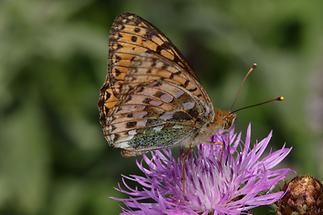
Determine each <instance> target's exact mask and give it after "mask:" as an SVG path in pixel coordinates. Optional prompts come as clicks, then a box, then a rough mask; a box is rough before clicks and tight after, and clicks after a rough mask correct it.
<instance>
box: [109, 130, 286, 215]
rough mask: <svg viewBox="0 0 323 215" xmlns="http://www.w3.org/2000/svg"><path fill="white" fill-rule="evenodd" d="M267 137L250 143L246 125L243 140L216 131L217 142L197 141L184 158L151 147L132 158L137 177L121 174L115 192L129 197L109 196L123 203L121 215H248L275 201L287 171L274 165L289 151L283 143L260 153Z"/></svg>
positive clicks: (249, 131) (266, 141) (278, 197)
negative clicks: (259, 207)
mask: <svg viewBox="0 0 323 215" xmlns="http://www.w3.org/2000/svg"><path fill="white" fill-rule="evenodd" d="M271 136H272V134H271V132H270V133H269V135H268V136H267V137H265V138H264V139H263V140H261V141H260V142H256V143H255V144H254V145H253V146H251V140H250V139H251V126H249V127H248V129H247V134H246V138H245V140H244V141H242V140H241V133H240V134H236V133H235V132H234V129H231V130H230V131H229V132H224V131H222V130H220V131H217V133H216V134H215V135H214V136H212V137H211V139H212V142H222V143H223V145H222V146H221V145H212V144H201V145H199V146H198V147H197V150H196V151H194V152H191V153H190V154H189V156H188V158H187V159H185V160H184V159H181V156H183V153H185V152H183V151H181V152H180V154H181V156H180V157H179V158H176V157H174V156H173V154H172V151H171V150H170V149H165V150H156V151H153V152H151V157H149V156H147V155H144V156H143V159H142V160H141V161H138V162H137V165H138V167H139V169H140V170H141V171H142V173H143V175H142V176H139V175H130V176H123V178H122V185H120V184H119V187H118V188H117V190H119V191H120V192H122V193H124V194H127V195H128V196H129V198H127V199H117V198H114V199H115V200H118V201H121V202H123V203H124V205H125V206H126V207H125V208H123V211H122V214H125V215H126V214H129V215H130V214H138V215H140V214H152V215H155V214H156V215H157V214H174V215H175V214H178V215H179V214H182V215H184V214H185V215H189V214H192V215H193V214H195V215H208V214H214V215H224V214H230V215H235V214H248V211H249V210H250V209H252V208H254V207H257V206H261V205H268V204H272V203H274V202H276V201H277V200H278V199H280V198H281V197H282V195H283V192H282V191H280V192H271V191H272V189H273V188H274V187H275V185H276V184H277V183H279V182H280V181H281V180H283V179H284V178H285V177H286V175H287V174H288V173H289V172H290V171H291V170H290V169H288V168H281V169H276V170H274V169H273V168H274V167H275V166H276V165H277V164H279V163H280V162H281V161H282V160H283V159H284V158H285V157H286V156H287V154H288V153H289V152H290V150H291V149H289V148H285V146H283V147H282V148H281V149H279V150H277V151H270V152H269V153H268V154H267V155H264V151H265V149H266V147H267V145H268V143H269V141H270V139H271ZM182 162H184V163H183V165H182ZM182 166H183V167H184V171H182ZM129 182H131V183H137V184H138V185H139V187H137V186H136V187H131V186H129V185H128V184H129Z"/></svg>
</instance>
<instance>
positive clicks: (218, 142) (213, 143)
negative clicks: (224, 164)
mask: <svg viewBox="0 0 323 215" xmlns="http://www.w3.org/2000/svg"><path fill="white" fill-rule="evenodd" d="M207 143H208V144H212V145H221V146H222V150H221V155H220V160H222V157H223V152H224V147H225V145H224V142H221V141H215V142H213V141H212V140H211V141H209V142H207Z"/></svg>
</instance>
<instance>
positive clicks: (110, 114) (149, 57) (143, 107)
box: [99, 13, 214, 156]
mask: <svg viewBox="0 0 323 215" xmlns="http://www.w3.org/2000/svg"><path fill="white" fill-rule="evenodd" d="M108 62H109V66H108V75H107V80H106V82H105V84H104V86H103V87H102V88H101V97H100V101H99V108H100V122H101V125H102V127H103V132H104V135H105V138H106V139H107V141H108V143H109V144H110V145H112V146H114V147H117V148H122V149H124V150H125V151H124V153H125V155H128V156H130V155H135V154H140V153H142V152H145V151H148V150H153V149H156V148H163V147H167V146H171V145H174V144H177V143H180V142H183V141H184V140H187V139H189V138H192V137H194V136H195V135H197V133H198V132H199V129H200V128H201V126H203V125H204V124H205V123H207V122H209V121H210V120H212V119H213V117H214V111H213V106H212V103H211V102H210V99H209V97H208V95H207V94H206V92H205V90H204V89H203V88H202V87H201V85H200V84H199V83H198V81H197V80H196V77H195V75H194V73H193V71H192V70H191V68H190V67H189V65H188V64H187V63H186V61H185V60H184V58H183V57H182V55H181V54H180V53H179V51H177V49H176V48H175V46H173V45H172V43H171V42H170V40H169V39H168V38H167V37H166V36H165V35H163V34H162V33H161V32H160V31H158V30H157V28H155V27H154V26H152V25H151V24H150V23H149V22H147V21H145V20H143V19H142V18H140V17H138V16H136V15H134V14H129V13H125V14H122V15H120V16H119V17H117V18H116V20H115V21H114V23H113V25H112V27H111V32H110V36H109V59H108Z"/></svg>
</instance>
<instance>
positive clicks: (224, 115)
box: [214, 110, 236, 130]
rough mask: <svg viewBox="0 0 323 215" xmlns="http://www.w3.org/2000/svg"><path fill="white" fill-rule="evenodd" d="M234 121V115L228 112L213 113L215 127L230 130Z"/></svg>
mask: <svg viewBox="0 0 323 215" xmlns="http://www.w3.org/2000/svg"><path fill="white" fill-rule="evenodd" d="M235 119H236V114H234V113H232V112H230V111H224V110H216V111H215V117H214V123H215V124H216V125H217V126H219V127H221V128H223V129H224V130H228V129H230V128H231V126H232V125H233V123H234V120H235Z"/></svg>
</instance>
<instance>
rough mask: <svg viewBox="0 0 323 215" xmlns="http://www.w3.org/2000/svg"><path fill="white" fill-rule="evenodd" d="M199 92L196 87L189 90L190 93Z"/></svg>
mask: <svg viewBox="0 0 323 215" xmlns="http://www.w3.org/2000/svg"><path fill="white" fill-rule="evenodd" d="M196 90H197V87H194V88H192V89H188V91H190V92H194V91H196Z"/></svg>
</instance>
